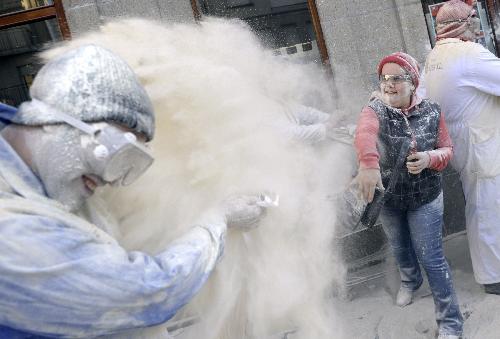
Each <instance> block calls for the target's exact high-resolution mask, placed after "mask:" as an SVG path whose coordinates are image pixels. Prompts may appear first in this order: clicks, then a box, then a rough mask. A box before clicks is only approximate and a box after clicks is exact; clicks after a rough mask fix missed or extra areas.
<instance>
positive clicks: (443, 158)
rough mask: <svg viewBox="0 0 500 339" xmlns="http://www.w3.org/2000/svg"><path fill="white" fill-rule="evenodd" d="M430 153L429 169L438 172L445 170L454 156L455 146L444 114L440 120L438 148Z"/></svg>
mask: <svg viewBox="0 0 500 339" xmlns="http://www.w3.org/2000/svg"><path fill="white" fill-rule="evenodd" d="M428 153H429V156H430V158H431V162H430V164H429V168H430V169H433V170H436V171H442V170H444V169H445V168H446V166H447V165H448V162H449V161H450V159H451V157H452V155H453V144H452V142H451V138H450V135H449V134H448V128H447V127H446V123H445V121H444V114H443V113H442V112H441V117H440V119H439V129H438V143H437V147H436V149H435V150H432V151H429V152H428Z"/></svg>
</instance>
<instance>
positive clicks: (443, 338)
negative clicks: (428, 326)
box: [437, 334, 460, 339]
mask: <svg viewBox="0 0 500 339" xmlns="http://www.w3.org/2000/svg"><path fill="white" fill-rule="evenodd" d="M437 339H460V336H458V335H454V334H440V335H439V336H438V337H437Z"/></svg>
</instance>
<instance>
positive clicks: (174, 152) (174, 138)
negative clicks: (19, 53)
mask: <svg viewBox="0 0 500 339" xmlns="http://www.w3.org/2000/svg"><path fill="white" fill-rule="evenodd" d="M85 43H95V44H98V45H101V46H104V47H106V48H108V49H110V50H112V51H114V52H116V53H117V54H118V55H120V56H122V57H123V58H124V59H125V60H126V61H127V62H128V63H129V64H130V66H131V67H132V68H133V69H134V71H135V72H136V73H137V75H138V76H139V79H140V81H141V82H142V83H143V85H144V86H145V88H146V90H147V92H148V94H149V95H150V97H151V99H152V101H153V104H154V107H155V110H156V114H157V129H156V136H155V139H154V140H153V142H152V148H153V152H154V154H155V158H156V160H155V163H154V164H153V166H152V167H151V168H150V169H149V171H148V172H147V173H146V174H145V175H144V176H143V177H142V178H141V179H140V180H139V181H138V182H137V183H135V184H134V185H132V186H130V187H126V188H123V189H120V190H118V191H113V192H110V193H107V196H106V198H107V199H108V201H109V208H110V210H111V212H112V214H113V215H114V216H115V217H116V218H117V219H118V220H119V221H120V233H121V235H119V236H118V235H115V236H117V237H118V239H119V241H120V243H121V244H122V245H123V246H124V247H125V248H127V249H130V250H143V251H146V252H148V253H151V254H155V253H158V252H159V251H161V250H162V249H164V248H165V247H166V246H167V245H168V243H169V242H170V241H171V240H173V239H175V238H176V237H178V236H179V235H180V234H182V233H183V232H185V231H187V230H188V229H189V228H190V227H191V226H192V225H193V224H194V223H195V221H196V219H197V218H198V217H199V216H200V215H201V214H202V213H203V211H205V210H207V209H209V208H210V207H212V206H215V205H217V203H219V202H220V201H221V200H223V199H224V198H225V197H227V196H229V195H232V194H252V193H260V192H264V191H271V192H276V193H278V194H279V195H280V206H279V207H277V208H270V209H269V210H268V211H267V215H266V217H265V219H263V220H262V222H261V224H260V227H259V228H257V229H255V230H252V231H250V232H246V233H241V232H238V231H229V233H228V236H227V239H226V249H225V255H224V258H223V259H222V261H221V262H220V263H219V265H218V267H217V268H216V270H215V271H214V272H213V274H212V276H211V278H210V280H209V281H208V283H207V284H206V285H205V286H204V288H203V289H202V290H201V292H200V293H199V295H198V296H197V297H196V298H195V299H194V300H193V301H192V302H190V303H189V304H188V305H187V306H186V307H185V308H183V309H182V310H181V311H180V312H179V313H178V315H177V316H176V317H175V318H174V319H173V320H172V321H175V320H178V319H182V318H186V317H189V316H196V317H198V318H199V320H198V323H197V324H196V325H193V326H191V327H189V328H186V329H185V330H184V331H183V332H182V333H181V334H178V335H176V338H177V337H178V338H183V339H195V338H196V339H199V338H205V339H235V338H238V339H239V338H255V339H262V338H281V337H283V335H281V336H280V333H285V332H287V331H295V333H294V334H293V335H292V336H290V338H303V339H311V338H342V337H343V336H342V328H341V324H340V323H339V322H338V321H336V319H337V317H336V316H335V305H334V302H332V298H331V292H332V286H333V282H334V281H341V280H342V278H343V274H344V268H343V267H342V265H341V264H340V263H339V260H338V258H336V256H334V255H333V251H332V237H333V235H334V220H335V212H334V206H333V202H332V201H333V200H332V199H330V198H329V197H331V196H332V195H333V194H334V193H335V192H338V191H340V190H341V189H342V185H343V184H344V183H345V182H347V179H348V178H349V175H350V172H349V166H348V165H347V164H346V162H347V160H346V157H345V156H344V155H340V153H339V152H337V148H338V146H337V145H336V144H335V143H333V142H328V141H325V142H322V143H319V144H315V145H308V144H305V143H300V142H294V141H292V140H289V138H288V134H287V133H286V130H287V128H289V127H290V126H291V124H293V123H294V122H293V121H290V120H289V118H288V116H289V115H288V114H287V112H286V111H287V107H288V106H289V105H294V104H297V105H298V104H304V105H309V106H313V107H316V108H319V109H321V110H324V111H326V112H331V111H332V109H333V108H334V100H333V99H332V91H331V85H330V83H329V82H328V80H327V77H326V75H325V74H324V72H323V71H321V70H320V69H319V67H317V66H316V65H296V64H293V63H291V62H289V61H285V60H282V59H279V58H278V57H275V56H273V55H272V53H271V52H270V51H266V50H264V48H263V47H262V46H261V44H260V43H259V41H258V39H257V38H256V36H255V35H254V34H253V33H252V32H251V31H250V29H249V28H248V27H247V26H246V25H245V24H243V23H242V22H239V21H227V20H222V19H210V20H207V21H204V22H201V24H199V25H196V24H193V25H162V24H159V23H155V22H150V21H145V20H142V19H127V20H124V21H118V22H111V23H108V24H106V25H104V26H103V27H101V29H100V31H99V32H95V33H91V34H89V35H87V36H83V37H80V38H78V39H75V40H73V41H71V42H69V44H67V45H63V46H60V47H59V48H56V49H53V50H50V51H49V52H47V53H46V54H45V55H44V56H45V57H46V58H50V57H53V56H54V55H57V54H59V53H61V52H62V51H63V50H65V49H67V48H69V47H75V46H77V45H81V44H85ZM333 118H336V117H333ZM338 118H339V119H340V118H342V117H340V116H339V117H338ZM167 325H168V324H167Z"/></svg>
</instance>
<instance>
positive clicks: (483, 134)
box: [419, 0, 500, 295]
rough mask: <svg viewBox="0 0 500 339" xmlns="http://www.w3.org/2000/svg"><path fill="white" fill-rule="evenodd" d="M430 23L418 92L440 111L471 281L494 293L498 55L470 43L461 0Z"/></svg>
mask: <svg viewBox="0 0 500 339" xmlns="http://www.w3.org/2000/svg"><path fill="white" fill-rule="evenodd" d="M436 23H437V29H436V32H437V42H436V46H435V47H434V49H433V50H432V51H431V52H430V54H429V55H428V56H427V60H426V62H425V71H424V75H423V79H422V81H421V83H422V86H421V88H420V89H419V91H420V94H421V95H423V96H424V97H425V96H426V97H428V98H430V99H432V100H434V101H436V102H438V103H439V104H440V105H441V108H442V110H443V112H445V113H446V115H445V117H446V124H447V125H448V129H449V133H450V136H451V139H452V141H453V145H454V146H455V147H454V154H455V156H454V158H453V159H452V161H451V164H452V166H453V168H454V169H455V170H456V171H457V172H458V173H459V174H460V179H461V181H462V188H463V191H464V194H465V199H466V206H465V216H466V225H467V226H466V227H467V236H468V240H469V246H470V252H471V258H472V265H473V269H474V276H475V279H476V281H477V282H478V283H480V284H483V285H484V287H485V292H486V293H491V294H499V295H500V59H498V58H497V57H496V56H495V55H493V54H492V53H491V52H490V51H488V50H487V49H485V48H484V47H483V46H482V45H480V44H478V43H475V42H474V39H475V37H476V35H477V32H478V31H479V19H478V18H477V17H476V12H475V10H474V9H473V8H472V7H471V6H469V5H468V4H466V3H464V2H463V1H460V0H451V1H449V2H447V3H446V4H444V5H443V6H442V7H441V8H440V9H439V12H438V14H437V17H436Z"/></svg>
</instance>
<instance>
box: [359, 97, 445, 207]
mask: <svg viewBox="0 0 500 339" xmlns="http://www.w3.org/2000/svg"><path fill="white" fill-rule="evenodd" d="M404 139H408V140H410V141H411V150H410V152H428V154H429V156H430V164H429V168H426V169H424V170H423V171H422V172H421V173H419V174H416V175H415V174H410V173H408V170H407V168H406V161H405V163H404V164H403V166H402V168H399V169H397V170H398V171H399V174H398V177H397V182H396V185H395V188H394V190H393V192H387V193H386V194H387V195H388V199H387V201H386V205H387V206H389V207H392V208H401V209H407V208H418V207H420V206H422V205H423V204H426V203H428V202H430V201H432V200H434V199H435V198H436V197H437V196H438V195H439V193H440V192H441V176H440V173H439V172H440V171H442V170H443V169H444V168H445V167H446V165H447V164H448V161H449V159H450V158H451V156H452V147H451V146H452V144H451V140H450V137H449V135H448V132H447V128H446V124H445V122H444V118H443V114H442V113H441V110H440V108H439V105H437V104H435V103H433V102H430V101H429V100H419V99H417V98H416V97H413V98H412V103H411V105H410V107H409V108H408V109H406V110H404V111H403V110H401V109H397V108H393V107H390V106H388V105H386V104H385V103H383V102H382V101H381V100H380V99H378V98H375V99H373V100H371V101H370V103H369V104H368V105H367V106H366V107H365V108H364V109H363V111H362V112H361V115H360V118H359V121H358V128H357V130H356V136H355V140H354V142H355V147H356V152H357V154H358V160H359V163H360V168H376V169H380V171H381V175H382V181H383V184H384V186H385V187H387V185H388V182H389V178H390V176H391V174H392V172H393V170H394V167H395V165H396V161H397V157H398V156H399V153H400V148H401V145H402V143H403V140H404Z"/></svg>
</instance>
